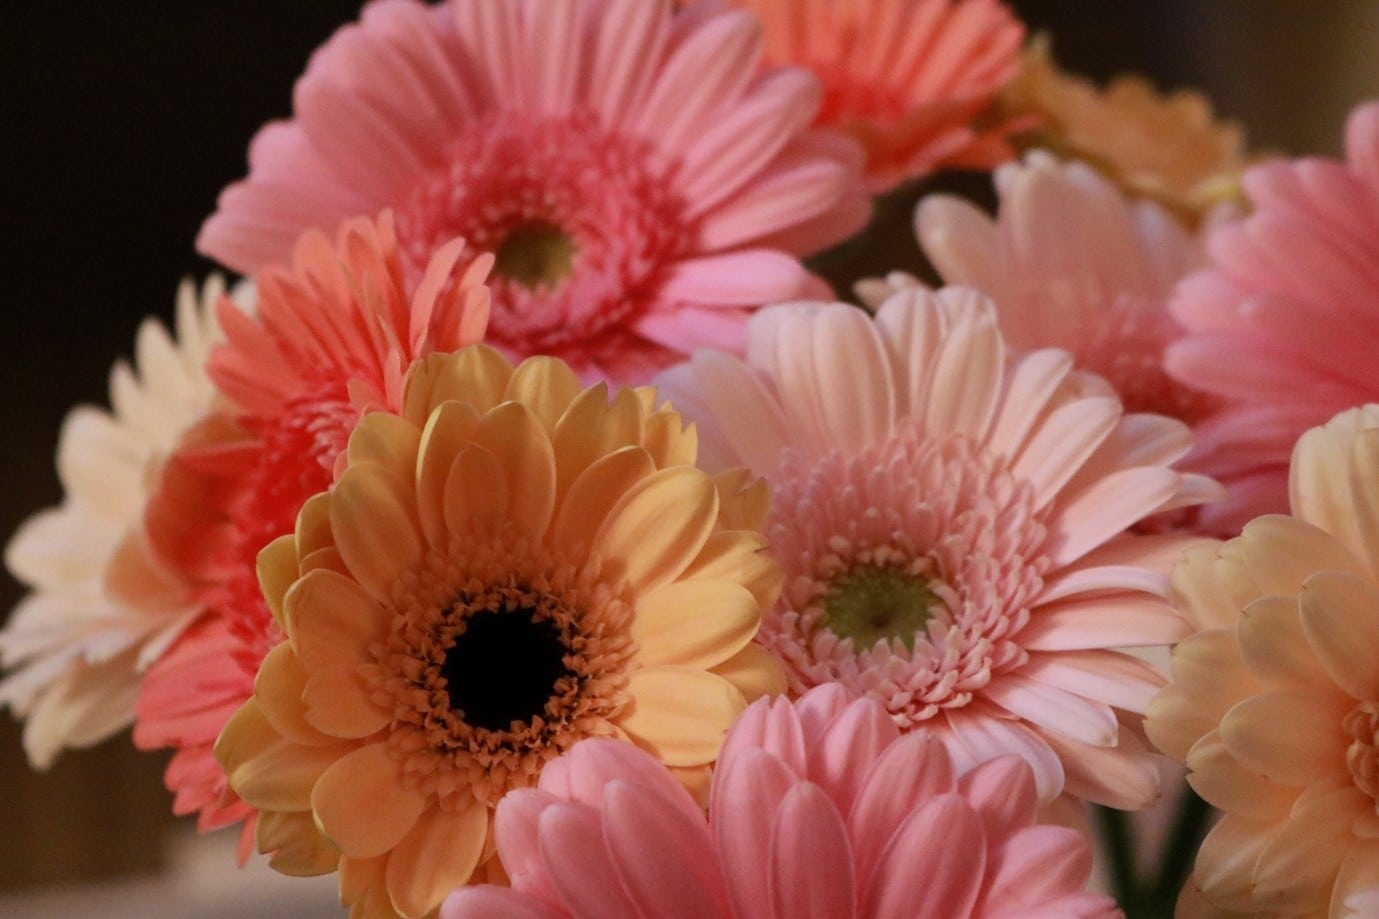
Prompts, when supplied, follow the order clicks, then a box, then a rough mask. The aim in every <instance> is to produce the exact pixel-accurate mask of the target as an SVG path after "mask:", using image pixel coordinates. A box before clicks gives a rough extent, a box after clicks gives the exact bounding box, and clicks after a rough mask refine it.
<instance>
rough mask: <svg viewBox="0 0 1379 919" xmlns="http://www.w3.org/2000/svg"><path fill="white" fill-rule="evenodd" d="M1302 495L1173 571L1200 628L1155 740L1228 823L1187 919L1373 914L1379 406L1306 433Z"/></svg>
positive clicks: (1299, 476)
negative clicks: (1227, 914) (1287, 508)
mask: <svg viewBox="0 0 1379 919" xmlns="http://www.w3.org/2000/svg"><path fill="white" fill-rule="evenodd" d="M1290 485H1291V491H1292V505H1293V516H1291V517H1285V516H1266V517H1260V518H1259V519H1257V520H1255V521H1253V522H1251V523H1249V524H1247V525H1246V527H1245V529H1244V530H1243V531H1242V532H1241V534H1240V536H1238V537H1237V538H1235V539H1232V540H1230V541H1229V542H1227V543H1225V544H1223V545H1221V546H1219V547H1216V546H1205V547H1202V548H1199V549H1196V550H1194V551H1192V552H1191V553H1189V555H1188V556H1187V557H1186V558H1185V559H1184V560H1183V562H1182V563H1180V564H1179V566H1178V568H1177V570H1176V571H1175V572H1174V575H1173V584H1174V589H1175V593H1176V595H1177V597H1178V599H1179V602H1180V604H1181V606H1182V608H1183V610H1184V612H1185V613H1186V614H1187V615H1188V617H1189V618H1190V619H1191V620H1192V622H1193V624H1194V625H1195V626H1196V628H1197V629H1198V632H1197V633H1196V634H1194V635H1193V636H1191V637H1190V638H1188V639H1186V640H1184V641H1183V642H1181V643H1180V644H1179V645H1178V647H1177V648H1176V649H1175V650H1174V652H1173V681H1172V685H1170V686H1169V687H1168V688H1167V689H1165V690H1164V691H1163V692H1162V693H1161V694H1160V695H1159V696H1158V697H1157V698H1156V699H1155V700H1154V701H1153V703H1151V705H1150V707H1149V719H1148V729H1149V736H1150V737H1151V738H1152V739H1153V740H1154V742H1155V744H1157V745H1158V746H1159V747H1160V749H1162V750H1164V752H1166V753H1168V754H1170V755H1171V756H1173V757H1175V758H1176V759H1178V760H1180V761H1182V762H1185V763H1187V765H1188V768H1189V769H1190V770H1191V773H1190V775H1189V778H1188V781H1190V782H1191V783H1192V786H1193V787H1194V788H1195V789H1196V790H1197V792H1198V793H1199V794H1200V795H1201V796H1202V797H1203V798H1205V799H1206V800H1207V801H1208V802H1210V803H1211V804H1213V805H1214V806H1216V807H1218V808H1220V809H1221V810H1222V811H1224V812H1225V816H1224V817H1223V818H1222V819H1221V821H1220V823H1218V824H1217V825H1216V827H1215V828H1214V829H1213V830H1212V831H1211V833H1210V834H1209V835H1208V836H1207V838H1206V840H1205V841H1204V842H1203V843H1202V848H1201V851H1200V852H1199V853H1198V855H1197V864H1196V868H1195V870H1194V872H1193V878H1192V882H1191V884H1190V885H1189V888H1188V889H1187V890H1185V891H1184V897H1183V899H1184V902H1185V904H1192V909H1191V910H1190V911H1187V912H1180V915H1193V916H1197V915H1214V916H1220V915H1223V914H1222V913H1221V912H1220V911H1221V910H1228V911H1231V912H1233V913H1239V914H1243V915H1250V916H1266V915H1267V916H1290V917H1292V916H1296V917H1309V919H1323V917H1330V919H1343V917H1355V919H1359V917H1370V916H1374V915H1375V913H1374V905H1375V902H1376V899H1379V405H1367V406H1365V407H1364V408H1358V409H1351V410H1349V411H1346V412H1342V413H1341V414H1340V415H1338V416H1336V417H1335V418H1333V419H1332V420H1331V421H1330V422H1328V423H1327V424H1326V425H1324V426H1323V427H1320V428H1315V429H1313V430H1311V431H1308V432H1307V433H1306V434H1304V435H1303V436H1302V438H1301V439H1300V440H1299V441H1298V444H1297V449H1296V450H1295V451H1294V453H1293V465H1292V475H1291V478H1290ZM1213 910H1214V911H1213Z"/></svg>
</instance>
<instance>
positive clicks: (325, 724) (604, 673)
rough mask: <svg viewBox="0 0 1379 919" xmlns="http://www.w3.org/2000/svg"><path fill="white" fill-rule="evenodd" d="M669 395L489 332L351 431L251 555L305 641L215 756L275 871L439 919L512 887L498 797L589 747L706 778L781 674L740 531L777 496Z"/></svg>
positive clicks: (283, 658)
mask: <svg viewBox="0 0 1379 919" xmlns="http://www.w3.org/2000/svg"><path fill="white" fill-rule="evenodd" d="M653 401H654V395H653V393H651V392H650V391H649V390H631V389H622V390H619V391H618V392H617V394H616V395H615V396H614V397H613V398H612V400H611V402H610V401H609V399H608V396H607V389H606V387H605V386H604V385H602V384H600V385H599V386H596V387H593V388H591V389H587V390H583V391H581V390H580V386H579V383H578V381H577V379H576V377H575V374H574V372H573V371H571V370H570V369H569V367H568V366H567V365H565V364H564V363H562V362H560V361H558V360H556V359H553V358H532V359H530V360H528V361H526V362H524V363H522V364H521V365H520V366H518V367H517V368H516V369H513V368H512V367H511V366H510V365H509V364H508V363H507V361H506V360H505V359H504V358H503V357H502V356H501V355H500V354H499V352H497V351H495V350H493V349H492V348H490V347H487V346H483V345H475V346H472V347H469V348H466V349H464V350H462V351H460V352H458V353H456V354H454V355H450V356H446V357H431V358H426V359H424V360H423V361H421V362H420V363H419V364H418V365H417V366H416V367H415V368H414V369H413V371H412V372H411V374H410V375H409V377H408V381H407V384H406V389H405V392H404V396H403V409H402V413H401V414H400V415H394V414H390V413H387V412H376V413H373V414H370V415H367V416H365V418H364V419H363V420H362V421H361V422H360V424H359V427H358V428H357V429H356V430H355V432H354V433H353V435H352V436H351V438H350V443H349V449H348V454H347V464H346V466H345V468H344V470H343V472H342V473H341V475H340V478H339V480H338V481H337V483H336V485H335V487H334V488H333V489H332V490H331V491H330V492H328V493H324V494H321V495H318V496H316V497H315V498H312V499H310V500H308V502H307V503H306V505H305V506H304V507H303V508H302V512H301V515H300V517H299V518H298V522H297V529H296V533H295V535H293V536H286V537H282V538H280V539H278V540H276V541H275V542H273V543H271V544H270V545H269V546H268V548H267V549H265V550H264V552H263V554H262V555H261V556H260V560H259V570H260V576H261V580H262V583H263V587H264V592H265V595H266V597H267V600H268V603H269V606H270V608H271V610H272V612H273V616H274V618H275V620H276V621H277V622H278V624H279V625H280V626H281V627H282V628H283V630H284V632H285V634H286V635H287V640H286V641H284V642H283V643H282V644H280V645H278V646H277V647H276V648H274V649H273V650H272V651H271V652H269V654H268V656H267V658H266V659H265V660H264V663H263V666H262V669H261V670H260V672H259V676H258V680H257V682H256V685H255V694H254V697H253V698H252V699H250V700H249V702H247V703H246V704H245V705H244V706H243V707H242V708H241V709H240V710H239V712H238V713H236V715H235V716H234V717H233V718H232V719H231V721H230V723H229V724H228V725H227V727H226V729H225V731H224V732H223V733H222V735H221V738H220V741H219V743H218V745H217V756H218V758H219V759H220V761H221V763H222V764H223V765H224V766H225V768H226V771H227V773H228V774H229V776H230V781H231V784H232V785H233V787H234V789H235V791H236V792H237V793H239V794H240V795H241V796H242V797H243V798H244V799H245V800H246V801H248V802H249V803H250V804H252V805H253V806H255V807H257V808H259V809H260V811H261V815H260V822H259V830H258V833H259V846H260V849H261V850H264V851H275V850H276V854H275V857H274V863H275V866H276V867H278V868H279V869H280V870H283V871H285V872H287V873H321V872H325V871H329V870H332V869H333V868H334V867H335V866H336V863H337V861H338V863H339V867H340V872H341V877H340V888H341V896H342V899H343V900H344V901H345V902H347V903H349V904H351V905H352V906H353V907H354V915H356V916H391V915H393V914H394V913H396V914H400V915H403V916H423V915H426V914H428V913H430V912H431V911H433V910H434V909H436V908H437V907H438V906H439V904H440V901H441V899H442V898H443V897H444V896H445V895H446V894H447V893H449V892H450V891H451V890H453V889H454V888H455V887H457V886H459V885H462V884H464V883H466V882H468V881H469V880H470V879H471V878H475V879H483V878H488V879H493V878H495V877H496V878H501V877H502V874H501V869H500V868H498V866H497V864H496V862H494V863H493V864H492V865H489V862H490V859H491V857H492V854H493V846H492V844H491V842H490V841H489V840H490V832H489V825H490V822H491V820H492V813H493V808H494V806H495V805H496V804H497V802H498V801H499V800H500V799H501V798H502V797H503V795H504V794H505V793H506V792H507V791H509V790H510V789H512V788H516V787H523V786H529V785H531V784H533V783H534V782H535V780H536V778H537V776H538V775H539V773H540V771H541V768H542V766H543V765H544V764H545V763H546V762H548V761H549V760H550V759H552V758H553V757H555V756H556V755H558V754H559V753H561V752H562V751H563V750H565V749H567V748H569V747H570V746H571V745H572V744H574V743H575V742H576V741H578V740H580V739H582V738H585V737H591V736H612V737H619V738H622V739H624V740H630V741H632V742H634V743H636V744H638V745H639V746H641V747H642V748H644V749H646V750H648V751H650V752H651V753H653V754H654V755H655V756H657V757H658V758H659V759H661V760H662V761H663V762H665V763H666V764H668V765H670V766H672V767H676V768H678V769H682V770H687V771H688V772H689V773H691V774H694V773H697V772H702V771H703V770H705V769H706V767H707V766H708V764H710V763H712V762H713V760H714V758H715V757H716V756H717V753H718V748H719V746H720V744H721V742H722V739H723V735H724V732H725V731H726V730H727V727H728V725H729V724H730V723H731V722H732V720H733V718H734V717H735V716H736V715H737V714H738V713H739V712H741V711H742V710H743V709H744V708H745V706H746V704H747V702H748V701H750V700H751V699H753V698H756V697H758V696H760V695H762V694H764V693H766V692H768V691H776V690H779V689H780V688H782V686H783V684H782V681H781V677H780V673H779V668H778V665H777V664H776V663H775V661H774V660H772V659H771V658H770V656H769V655H767V654H766V653H765V652H764V651H763V650H761V649H760V648H758V647H756V646H755V645H753V644H751V640H752V637H753V636H754V635H755V634H756V631H757V626H758V624H759V621H760V616H761V610H762V608H763V607H766V606H769V605H770V604H771V603H773V602H774V600H775V598H776V595H777V593H778V591H779V586H780V575H779V572H778V570H777V569H776V568H775V566H774V565H773V564H772V563H771V562H770V561H769V559H767V558H766V557H765V556H764V555H762V554H760V553H759V551H758V550H759V549H760V548H761V546H762V537H761V535H760V534H759V532H757V531H756V530H755V529H744V528H739V526H740V525H742V524H750V523H752V522H753V521H757V522H759V520H760V518H761V517H762V515H763V513H764V489H763V488H762V487H760V486H758V487H755V488H748V489H742V488H741V487H740V486H741V485H742V483H743V481H744V478H743V476H741V475H731V474H730V475H727V476H724V477H723V478H721V479H719V480H714V479H711V478H710V477H709V476H708V474H707V473H705V472H703V471H701V470H700V469H698V468H696V467H695V466H694V465H693V462H694V459H695V452H696V446H695V436H694V433H693V431H692V430H690V431H685V430H683V429H682V425H681V420H680V416H679V415H678V414H676V413H675V412H673V411H671V410H670V409H669V408H667V407H662V408H654V407H653ZM687 778H688V777H687ZM318 828H319V831H320V832H319V833H318V832H317V830H318ZM476 872H477V874H476Z"/></svg>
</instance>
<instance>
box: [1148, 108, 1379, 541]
mask: <svg viewBox="0 0 1379 919" xmlns="http://www.w3.org/2000/svg"><path fill="white" fill-rule="evenodd" d="M1346 149H1347V160H1348V161H1347V162H1345V163H1338V162H1332V161H1329V160H1322V159H1315V158H1307V159H1300V160H1292V161H1276V162H1272V163H1267V164H1264V165H1261V166H1257V167H1255V168H1253V169H1251V170H1249V171H1248V172H1247V173H1246V174H1245V180H1244V183H1245V191H1246V194H1247V196H1248V198H1249V199H1250V203H1251V205H1252V206H1253V212H1252V213H1251V215H1250V216H1249V217H1248V218H1246V219H1245V220H1243V221H1241V222H1239V223H1236V224H1232V225H1227V226H1225V227H1223V228H1221V229H1220V230H1217V231H1216V232H1215V233H1213V234H1212V235H1211V237H1210V239H1209V240H1208V249H1209V251H1210V254H1211V258H1212V261H1213V263H1214V267H1212V268H1210V269H1209V270H1206V271H1203V272H1201V273H1199V274H1195V275H1192V276H1191V277H1189V278H1188V279H1186V280H1185V281H1184V282H1183V284H1182V285H1181V287H1180V288H1179V290H1178V293H1177V295H1176V297H1175V298H1174V301H1173V312H1174V314H1175V315H1176V316H1177V317H1178V318H1179V319H1180V320H1181V321H1182V322H1183V324H1184V325H1185V326H1186V327H1187V329H1188V334H1187V335H1186V337H1184V338H1183V339H1182V340H1181V341H1179V342H1177V343H1175V344H1174V345H1172V346H1171V347H1170V348H1169V350H1168V358H1167V361H1168V368H1169V371H1170V372H1171V373H1173V374H1174V375H1175V376H1177V377H1179V378H1180V379H1182V380H1184V381H1185V382H1187V383H1190V384H1191V385H1193V386H1196V387H1199V388H1201V389H1204V390H1207V391H1209V392H1211V393H1214V394H1216V395H1217V396H1219V397H1220V398H1221V399H1223V400H1226V401H1227V403H1228V404H1227V405H1226V407H1225V408H1224V410H1223V411H1222V412H1221V413H1220V414H1219V415H1218V416H1217V417H1215V418H1213V419H1212V420H1211V421H1209V422H1207V423H1205V424H1203V425H1201V426H1200V427H1199V428H1198V432H1197V433H1198V438H1199V440H1200V452H1201V461H1200V465H1202V466H1203V467H1204V468H1208V469H1211V470H1212V471H1213V474H1214V475H1216V476H1217V477H1218V478H1219V479H1220V480H1221V481H1222V482H1223V483H1224V484H1225V485H1226V487H1227V489H1228V490H1229V492H1230V498H1229V506H1228V508H1227V511H1226V512H1227V513H1228V514H1229V515H1230V517H1229V519H1230V520H1231V521H1233V522H1234V523H1235V524H1236V526H1237V527H1238V526H1239V525H1240V524H1242V523H1244V522H1245V521H1247V520H1249V519H1251V518H1252V517H1256V516H1258V515H1260V514H1265V513H1283V512H1285V511H1286V510H1287V508H1288V459H1289V456H1290V454H1291V453H1292V450H1293V443H1294V442H1295V441H1296V440H1297V439H1298V437H1299V436H1300V435H1301V434H1302V432H1303V431H1305V430H1307V429H1308V428H1311V427H1313V426H1315V425H1318V424H1321V423H1322V422H1324V421H1326V420H1327V419H1328V418H1330V417H1331V416H1332V415H1333V414H1335V413H1336V412H1338V411H1340V410H1342V409H1345V408H1348V407H1350V406H1352V405H1358V404H1361V403H1364V402H1369V401H1374V400H1375V399H1376V398H1379V376H1376V374H1375V355H1376V354H1379V103H1371V104H1369V105H1366V106H1362V107H1361V108H1359V109H1357V110H1356V111H1355V113H1354V114H1352V115H1351V117H1350V122H1349V124H1348V125H1347V129H1346Z"/></svg>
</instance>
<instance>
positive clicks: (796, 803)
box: [441, 686, 1120, 919]
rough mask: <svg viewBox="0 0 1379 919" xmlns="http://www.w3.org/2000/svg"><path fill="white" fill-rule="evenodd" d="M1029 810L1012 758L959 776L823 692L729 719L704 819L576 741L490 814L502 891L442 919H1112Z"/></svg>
mask: <svg viewBox="0 0 1379 919" xmlns="http://www.w3.org/2000/svg"><path fill="white" fill-rule="evenodd" d="M1036 809H1037V799H1036V797H1035V792H1034V780H1033V776H1032V774H1031V772H1030V768H1029V766H1028V765H1027V764H1026V763H1024V762H1023V761H1022V760H1021V759H1020V758H1019V757H1016V756H1006V757H1002V758H999V759H995V760H992V761H991V762H989V763H986V764H985V765H983V766H980V767H978V768H977V769H975V770H973V771H972V772H970V773H968V774H967V775H965V776H963V777H962V778H961V779H959V778H957V776H956V773H955V770H954V768H953V763H952V760H951V759H950V758H949V754H948V751H947V749H946V748H945V747H944V746H943V744H942V743H940V742H939V741H938V740H936V739H935V738H933V737H932V736H930V735H928V734H927V733H925V732H923V731H917V732H914V733H911V734H907V735H904V736H902V735H901V733H900V731H899V730H898V729H897V728H896V726H895V725H894V724H893V723H892V722H891V721H890V719H889V718H887V717H886V712H885V710H884V709H883V708H882V707H881V706H880V705H879V704H877V703H876V702H875V701H873V700H871V699H857V700H852V701H849V697H848V695H847V693H846V692H845V691H843V690H842V689H841V688H840V687H837V686H821V687H818V688H816V689H813V690H810V691H809V692H808V693H806V694H805V695H804V697H803V698H801V699H800V701H799V702H798V703H796V704H794V705H791V704H790V703H789V702H787V701H785V700H783V699H780V700H776V701H775V702H774V703H771V702H768V700H765V699H762V700H760V701H758V702H756V703H753V705H752V706H751V708H749V709H748V710H747V712H746V713H745V714H744V715H743V716H742V717H741V718H740V719H739V720H738V722H737V723H736V724H735V725H734V726H733V728H732V730H731V731H729V732H728V737H727V739H726V741H725V742H724V746H723V755H722V757H721V758H720V760H719V764H718V767H717V770H716V774H715V777H714V785H713V796H712V800H711V802H710V804H709V816H708V820H707V822H706V821H705V819H704V815H703V812H702V811H700V810H699V808H698V807H697V806H695V803H694V802H693V801H692V800H691V799H690V797H689V795H688V794H686V793H685V790H684V789H683V788H680V787H679V786H678V785H677V784H676V782H675V780H674V779H673V778H672V777H671V776H670V774H669V773H668V772H667V771H666V770H665V769H663V768H661V767H660V766H659V765H658V764H657V763H656V762H655V761H654V760H652V759H651V758H650V757H648V756H646V754H644V753H642V752H641V751H639V750H637V749H635V748H632V747H628V746H627V745H626V744H615V743H612V742H609V741H605V740H588V741H584V742H582V743H580V744H579V745H577V746H576V747H575V748H574V749H573V750H571V751H570V752H569V753H568V754H566V755H565V756H563V757H562V758H561V759H559V760H557V761H556V762H554V763H552V764H551V765H550V766H549V767H547V769H546V771H545V772H544V773H543V774H542V776H541V781H540V783H539V786H538V787H537V788H535V789H523V790H520V791H516V792H514V793H512V794H511V795H509V796H508V797H507V798H505V799H504V800H503V802H502V803H501V804H500V805H499V806H498V817H497V821H496V826H495V829H496V833H497V837H498V851H499V853H500V854H501V856H502V858H503V861H504V863H505V864H506V865H508V866H510V870H511V872H512V889H502V888H498V887H476V888H469V889H466V890H461V891H457V892H456V893H455V894H454V895H452V896H451V897H450V898H449V899H448V900H447V901H446V903H445V907H444V908H443V909H442V910H441V917H442V919H468V917H475V919H481V917H482V919H498V917H518V916H525V917H528V919H536V917H541V919H546V917H551V919H557V917H573V916H631V915H636V916H643V917H646V919H674V917H679V916H696V917H702V919H772V917H774V919H795V917H800V916H826V917H829V919H849V917H883V916H906V917H909V919H984V917H992V919H995V917H1013V916H1023V917H1033V916H1057V917H1060V919H1093V917H1095V919H1110V917H1112V916H1118V915H1120V912H1119V911H1118V910H1117V909H1116V908H1115V904H1114V903H1113V902H1112V901H1111V900H1110V899H1109V898H1107V897H1105V896H1103V895H1100V894H1092V893H1087V892H1085V891H1084V890H1083V887H1084V886H1085V885H1086V883H1087V880H1088V877H1089V875H1090V874H1091V869H1092V857H1091V852H1090V851H1089V850H1088V848H1087V843H1086V840H1085V839H1084V838H1083V837H1082V835H1081V834H1080V833H1078V832H1077V831H1076V830H1072V829H1069V828H1067V827H1062V826H1048V825H1041V824H1039V823H1037V822H1036V816H1035V814H1036Z"/></svg>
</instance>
